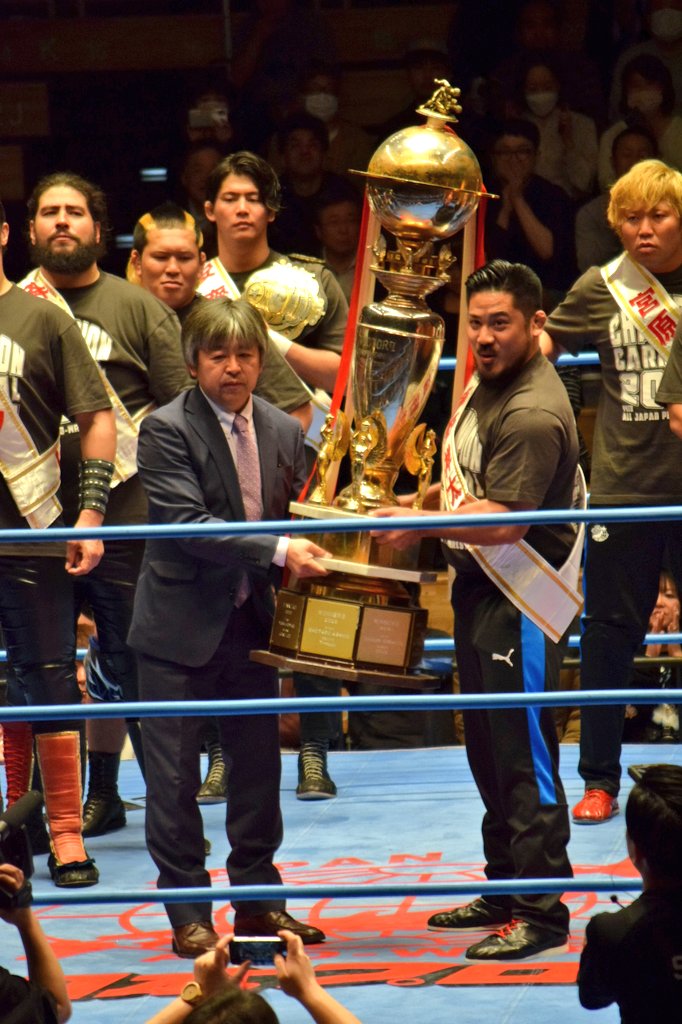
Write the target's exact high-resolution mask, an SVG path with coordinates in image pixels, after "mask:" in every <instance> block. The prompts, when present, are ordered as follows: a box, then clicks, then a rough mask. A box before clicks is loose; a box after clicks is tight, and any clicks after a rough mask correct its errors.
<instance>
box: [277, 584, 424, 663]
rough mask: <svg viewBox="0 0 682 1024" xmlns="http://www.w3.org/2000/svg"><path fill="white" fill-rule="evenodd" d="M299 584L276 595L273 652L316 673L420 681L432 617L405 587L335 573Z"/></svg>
mask: <svg viewBox="0 0 682 1024" xmlns="http://www.w3.org/2000/svg"><path fill="white" fill-rule="evenodd" d="M295 586H296V588H295V589H294V588H293V587H292V588H289V587H283V588H282V589H281V590H280V591H279V593H278V595H277V605H276V608H275V617H274V621H273V624H272V632H271V635H270V644H269V654H272V655H275V656H280V657H283V658H285V659H288V661H291V663H292V666H293V667H297V669H298V670H299V671H312V672H313V673H315V674H317V672H318V670H319V671H320V674H322V675H325V674H328V673H327V672H322V671H321V669H322V668H323V667H328V668H331V669H334V670H335V673H336V672H338V673H339V676H338V677H339V678H344V677H345V678H348V679H357V678H360V675H362V676H363V678H364V677H365V676H369V677H370V678H374V679H375V681H377V682H378V681H381V679H382V678H383V679H384V680H386V679H388V678H390V679H393V678H394V677H397V678H399V679H407V678H412V679H413V680H417V679H418V675H417V667H418V665H419V663H420V661H421V658H422V653H423V649H424V637H425V634H426V621H427V616H428V613H427V611H426V609H424V608H420V607H418V606H415V605H414V604H413V602H412V600H411V598H410V595H409V593H408V591H407V590H406V589H405V587H404V586H403V584H402V583H400V582H398V581H395V580H381V579H376V578H375V579H366V578H365V579H362V578H358V577H347V576H346V575H345V574H344V573H332V574H330V575H329V576H326V577H319V578H317V579H315V580H299V581H298V583H297V584H296V585H295ZM304 666H306V667H304ZM311 666H312V667H311ZM290 667H291V666H290ZM335 673H334V675H335Z"/></svg>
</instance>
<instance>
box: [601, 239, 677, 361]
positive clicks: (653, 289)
mask: <svg viewBox="0 0 682 1024" xmlns="http://www.w3.org/2000/svg"><path fill="white" fill-rule="evenodd" d="M600 273H601V276H602V278H603V280H604V284H605V285H606V287H607V288H608V290H609V292H610V293H611V295H612V297H613V299H614V300H615V302H616V303H617V305H618V307H619V308H620V309H621V310H622V312H623V313H625V315H626V316H627V317H628V318H629V319H630V320H632V322H633V323H634V324H635V326H636V327H637V330H638V331H639V332H640V334H642V335H643V336H644V337H645V338H646V340H647V341H648V342H649V344H650V345H651V346H652V348H654V349H655V350H656V351H657V352H658V354H659V355H661V356H662V357H663V358H664V359H665V360H667V359H668V356H669V354H670V346H671V345H672V341H673V335H674V334H675V328H676V327H677V324H678V321H679V319H680V309H679V306H678V305H677V303H676V302H675V301H674V300H673V299H672V298H671V297H670V295H669V294H668V292H667V291H666V290H665V288H664V287H663V285H662V284H661V282H660V281H658V280H657V279H656V278H655V277H654V276H653V275H652V274H650V273H649V271H648V270H647V269H646V268H645V267H643V266H642V265H641V263H637V262H636V261H635V260H633V259H632V257H631V256H629V255H628V254H627V253H626V252H624V253H621V255H620V256H617V257H616V258H615V259H614V260H612V261H611V262H610V263H607V264H606V266H604V267H602V268H601V271H600Z"/></svg>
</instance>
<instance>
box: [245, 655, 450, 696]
mask: <svg viewBox="0 0 682 1024" xmlns="http://www.w3.org/2000/svg"><path fill="white" fill-rule="evenodd" d="M250 657H251V660H252V661H257V662H259V663H260V664H261V665H273V666H274V667H275V668H279V669H286V670H288V671H290V672H307V673H308V674H309V675H313V676H323V677H326V678H327V679H330V680H332V679H334V680H338V681H339V682H346V683H369V684H372V683H374V685H375V686H403V687H405V689H407V690H437V689H438V687H439V685H440V678H439V676H432V675H428V674H426V673H422V672H419V673H408V672H389V671H387V670H386V669H376V670H372V669H360V668H357V667H356V666H354V665H352V664H347V665H331V664H330V663H329V662H326V661H313V660H311V659H307V658H302V657H297V656H296V657H288V656H287V655H285V654H275V653H274V652H273V651H251V655H250Z"/></svg>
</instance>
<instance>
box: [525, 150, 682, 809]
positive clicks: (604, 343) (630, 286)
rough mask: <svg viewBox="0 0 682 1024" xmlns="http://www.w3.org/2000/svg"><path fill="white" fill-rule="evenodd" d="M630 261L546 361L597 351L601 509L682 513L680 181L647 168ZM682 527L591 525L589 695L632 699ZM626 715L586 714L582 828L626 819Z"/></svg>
mask: <svg viewBox="0 0 682 1024" xmlns="http://www.w3.org/2000/svg"><path fill="white" fill-rule="evenodd" d="M607 216H608V219H609V223H610V224H611V226H612V227H613V228H614V230H615V231H616V232H617V234H618V237H619V238H620V240H621V243H622V245H623V252H622V253H621V254H620V255H619V256H617V257H616V259H614V260H612V261H611V262H610V263H608V264H606V266H604V267H591V268H590V269H589V270H587V271H586V273H585V274H583V275H582V277H581V278H579V279H578V281H576V283H575V284H574V285H573V287H572V288H571V290H570V291H569V293H568V295H567V296H566V298H565V299H564V301H563V302H562V303H560V305H559V306H558V307H557V308H556V309H555V310H554V312H553V313H552V314H551V316H550V317H549V320H548V321H547V325H546V334H545V337H544V339H543V341H544V346H543V347H544V348H545V351H547V352H549V351H551V350H552V349H554V348H556V347H561V348H564V349H567V350H568V351H569V352H572V353H574V352H577V351H578V350H580V349H582V348H584V347H586V346H593V347H595V348H596V349H597V351H598V353H599V357H600V362H601V369H602V396H601V400H600V403H599V409H598V412H597V422H596V427H595V437H594V451H593V458H592V479H591V505H592V507H593V508H595V507H605V508H608V507H610V506H612V507H622V506H626V507H627V506H631V507H633V508H636V507H638V506H641V505H679V504H682V477H680V473H679V464H680V456H681V455H682V449H681V448H680V444H679V440H678V439H677V438H676V437H675V436H674V435H673V434H672V433H671V431H670V430H669V427H668V414H667V412H666V410H665V407H664V406H662V405H661V401H662V400H663V401H665V397H664V391H663V390H662V389H660V390H659V385H660V383H661V378H662V377H663V372H664V370H665V367H666V364H667V361H668V355H669V353H670V349H671V346H672V340H673V335H674V333H675V329H676V325H677V323H678V321H679V318H680V303H681V302H682V219H681V218H682V174H680V172H679V171H676V170H674V169H673V168H672V167H668V166H667V164H664V163H662V162H661V161H660V160H643V161H642V162H641V163H638V164H636V165H635V166H634V167H633V168H632V169H631V170H630V171H628V173H627V174H625V175H623V177H622V178H619V180H618V181H617V182H616V183H615V185H614V186H613V188H612V189H611V195H610V201H609V207H608V211H607ZM681 556H682V523H681V522H679V521H677V522H673V521H670V522H661V521H659V522H648V523H647V522H644V523H641V522H634V521H631V520H628V521H619V522H617V523H616V522H610V523H599V522H594V523H592V524H591V525H590V526H589V528H588V532H587V553H586V563H585V613H584V618H583V631H582V640H581V686H582V688H583V689H585V690H600V689H625V688H626V687H627V685H628V681H629V678H630V668H631V665H632V659H633V656H634V654H635V651H636V650H637V647H638V646H639V644H641V643H642V641H643V639H644V634H645V632H646V627H647V622H648V617H649V612H650V610H651V608H652V607H653V605H654V603H655V601H656V594H657V590H658V578H659V573H660V571H661V567H662V564H663V561H664V558H667V559H668V565H669V567H670V569H671V570H672V573H673V575H674V577H675V580H676V582H677V585H678V587H679V585H680V582H681V581H682V569H681V567H680V558H681ZM622 729H623V708H622V707H621V706H620V705H611V706H604V707H601V706H592V707H584V708H583V709H582V729H581V740H580V763H579V766H578V770H579V772H580V774H581V776H582V778H583V780H584V782H585V789H586V791H585V796H584V797H583V799H582V800H581V801H580V802H579V803H578V804H577V805H576V806H575V807H574V808H573V820H574V821H575V822H576V823H578V824H588V825H590V824H598V823H600V822H602V821H606V820H608V819H609V818H611V817H612V816H613V815H614V814H617V813H618V800H617V797H618V790H619V785H620V771H621V769H620V746H621V738H622Z"/></svg>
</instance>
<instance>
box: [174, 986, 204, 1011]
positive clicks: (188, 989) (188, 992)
mask: <svg viewBox="0 0 682 1024" xmlns="http://www.w3.org/2000/svg"><path fill="white" fill-rule="evenodd" d="M180 998H181V999H182V1001H183V1002H184V1003H189V1005H190V1006H198V1005H199V1003H200V1002H201V1001H202V999H203V998H204V993H203V992H202V991H201V985H200V984H199V982H198V981H188V982H187V984H186V985H185V987H184V988H183V990H182V992H181V993H180Z"/></svg>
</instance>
